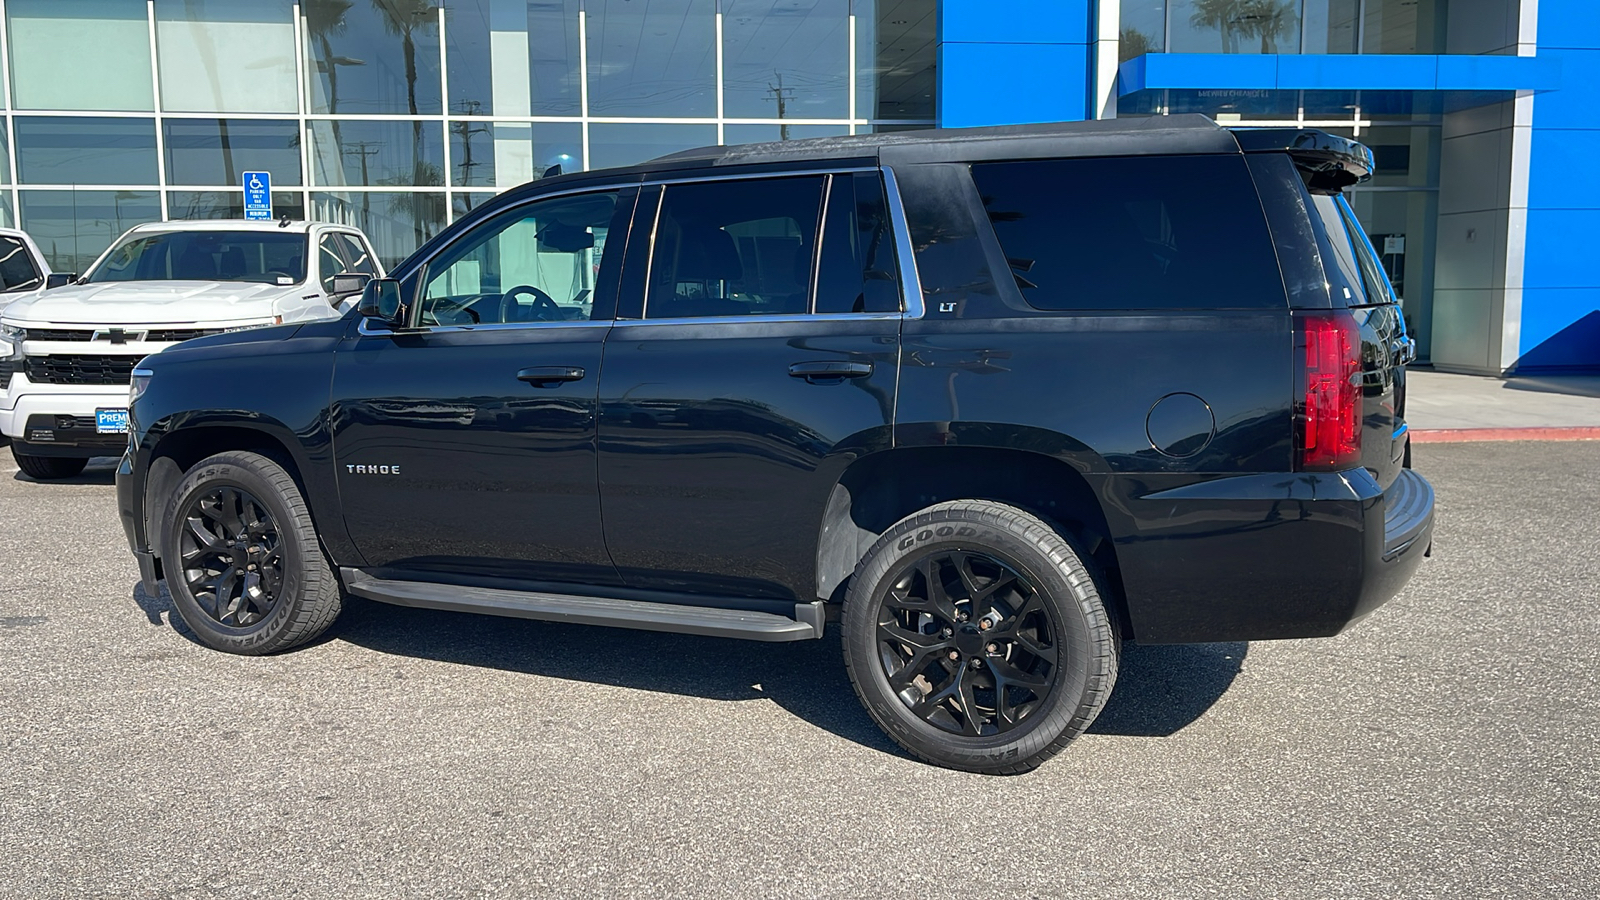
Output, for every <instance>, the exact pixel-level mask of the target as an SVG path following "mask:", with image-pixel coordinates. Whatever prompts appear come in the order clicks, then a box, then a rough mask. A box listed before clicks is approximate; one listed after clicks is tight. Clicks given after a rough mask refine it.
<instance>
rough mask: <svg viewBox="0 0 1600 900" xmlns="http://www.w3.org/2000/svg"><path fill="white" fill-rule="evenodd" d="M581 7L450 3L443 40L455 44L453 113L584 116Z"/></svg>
mask: <svg viewBox="0 0 1600 900" xmlns="http://www.w3.org/2000/svg"><path fill="white" fill-rule="evenodd" d="M580 8H582V3H581V2H580V0H529V2H523V0H512V2H502V0H492V2H488V3H452V4H450V5H448V6H447V7H446V8H445V35H446V37H445V40H446V41H447V42H448V43H449V47H448V53H447V56H448V58H449V75H450V79H449V82H450V112H451V113H452V114H455V115H462V116H480V115H481V116H488V115H496V116H528V115H534V116H576V115H578V113H579V112H580V109H579V90H580V88H579V83H578V79H579V73H578V59H579V53H578V11H579V9H580ZM590 21H591V22H592V21H593V20H592V19H591V20H590ZM523 83H526V84H527V90H528V92H527V95H526V96H524V95H523V94H522V92H521V90H520V88H521V86H522V84H523ZM497 85H498V90H496V86H497Z"/></svg>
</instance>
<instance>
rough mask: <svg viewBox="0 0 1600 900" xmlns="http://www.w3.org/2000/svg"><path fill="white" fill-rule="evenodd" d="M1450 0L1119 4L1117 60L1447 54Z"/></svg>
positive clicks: (1136, 0) (1146, 0) (1135, 0)
mask: <svg viewBox="0 0 1600 900" xmlns="http://www.w3.org/2000/svg"><path fill="white" fill-rule="evenodd" d="M1445 5H1446V3H1445V0H1122V7H1121V34H1120V41H1121V43H1120V45H1119V48H1118V49H1119V55H1120V56H1121V58H1122V59H1123V60H1124V61H1126V60H1129V59H1132V58H1134V57H1136V56H1142V55H1143V54H1145V53H1161V52H1172V53H1442V52H1444V45H1445Z"/></svg>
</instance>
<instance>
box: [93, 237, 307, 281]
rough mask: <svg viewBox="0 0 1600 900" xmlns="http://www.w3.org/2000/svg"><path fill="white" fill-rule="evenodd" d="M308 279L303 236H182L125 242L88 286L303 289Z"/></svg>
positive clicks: (108, 256)
mask: <svg viewBox="0 0 1600 900" xmlns="http://www.w3.org/2000/svg"><path fill="white" fill-rule="evenodd" d="M305 278H306V236H305V235H304V234H289V233H281V234H279V233H273V232H262V231H190V232H183V231H178V232H167V233H163V234H142V235H134V236H132V237H129V238H127V239H125V240H124V241H123V242H122V243H120V244H118V245H117V246H115V247H113V248H112V249H111V252H110V253H109V254H107V255H106V258H105V259H104V260H103V261H102V262H101V263H100V265H98V266H96V267H95V268H94V271H92V272H90V273H89V276H88V278H86V279H85V280H86V281H88V282H90V283H97V282H107V281H250V282H257V283H260V284H299V283H300V282H302V281H304V280H305Z"/></svg>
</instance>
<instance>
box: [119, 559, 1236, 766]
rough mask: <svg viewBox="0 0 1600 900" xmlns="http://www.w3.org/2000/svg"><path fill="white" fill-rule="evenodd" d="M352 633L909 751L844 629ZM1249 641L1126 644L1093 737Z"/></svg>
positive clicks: (487, 619)
mask: <svg viewBox="0 0 1600 900" xmlns="http://www.w3.org/2000/svg"><path fill="white" fill-rule="evenodd" d="M133 599H134V602H135V603H136V604H137V605H138V606H139V608H140V610H141V611H143V613H144V615H145V618H146V619H147V620H148V621H149V622H150V624H152V625H170V626H171V627H172V628H173V630H174V631H177V632H178V633H179V634H182V635H183V636H184V637H185V638H187V639H188V640H189V641H191V642H195V643H198V641H197V639H196V638H195V636H194V633H193V632H192V631H191V630H190V629H189V628H188V627H187V626H186V625H185V624H184V622H183V619H182V617H181V616H179V615H178V614H177V612H176V610H175V609H174V608H173V606H172V599H171V596H170V595H169V594H168V593H167V590H166V586H165V585H163V586H162V589H161V592H160V595H159V596H154V597H153V596H150V595H149V594H148V593H146V592H145V590H144V587H143V586H142V585H138V584H136V585H135V586H134V589H133ZM327 641H343V642H347V643H350V644H353V645H355V646H358V647H363V648H366V649H368V650H372V651H375V652H378V653H385V654H391V655H394V656H402V657H409V658H414V659H427V660H433V661H435V662H445V663H453V664H457V665H463V666H474V667H478V668H488V669H498V670H501V671H506V672H517V673H523V674H528V675H540V676H543V677H546V678H559V679H562V680H565V681H573V682H582V683H588V684H603V685H609V686H613V687H625V688H630V689H633V690H640V691H652V692H656V693H666V694H677V695H682V696H689V697H701V698H706V699H711V700H726V701H744V700H761V699H767V700H770V701H771V702H773V703H776V704H777V705H778V706H779V707H781V708H782V709H784V710H786V711H787V712H789V713H791V714H793V715H795V716H796V717H798V718H800V719H802V720H804V721H806V722H809V723H810V724H812V725H814V726H816V727H817V728H821V729H823V730H825V731H828V732H830V733H832V734H835V735H838V736H839V737H842V738H844V739H846V740H849V741H852V742H854V743H857V744H860V745H862V746H865V747H869V748H871V749H874V750H879V751H882V752H884V753H891V754H894V755H897V756H906V754H905V752H904V751H902V750H901V749H900V748H899V747H898V746H896V745H895V744H894V743H893V742H891V741H890V740H889V739H888V738H887V737H885V736H884V735H883V732H882V731H880V730H879V729H878V727H877V725H876V724H874V723H873V721H872V720H871V719H870V718H869V717H868V716H867V714H866V711H865V710H864V709H862V707H861V704H860V703H859V702H858V701H857V700H856V696H855V690H854V688H852V687H851V685H850V680H849V677H848V676H847V675H846V674H845V669H844V656H843V653H842V651H841V649H840V646H839V634H838V626H837V625H829V627H828V633H827V636H826V637H825V638H824V639H823V640H820V641H797V642H794V643H785V644H761V643H756V642H751V641H739V640H733V639H729V638H710V637H698V636H694V635H683V634H665V633H657V632H646V631H631V630H628V629H622V628H601V627H598V626H587V625H567V624H562V623H556V622H535V621H528V620H525V619H510V618H499V617H493V616H479V615H470V614H467V613H452V612H441V611H437V610H425V609H411V608H408V607H400V606H390V605H387V604H382V603H376V602H373V601H370V600H364V599H361V598H359V597H349V598H347V599H346V601H345V609H344V612H343V614H342V615H341V616H340V617H339V621H338V623H337V624H335V625H334V627H333V628H332V629H330V630H329V632H328V634H327V635H324V636H323V637H322V638H320V639H319V640H318V641H317V643H323V642H327ZM1247 649H1248V645H1246V644H1244V643H1231V644H1199V645H1185V646H1160V647H1140V646H1136V645H1132V644H1128V645H1124V647H1123V658H1122V667H1121V674H1120V675H1119V678H1118V682H1117V687H1116V690H1115V691H1114V692H1113V693H1112V695H1111V700H1110V702H1109V703H1108V704H1107V706H1106V708H1105V710H1104V712H1102V713H1101V714H1100V718H1099V719H1098V720H1097V721H1096V722H1095V724H1094V725H1093V726H1092V727H1091V728H1090V729H1089V731H1090V733H1091V734H1104V735H1122V736H1131V737H1165V736H1168V735H1171V734H1173V733H1175V732H1177V731H1178V730H1180V729H1182V728H1183V727H1184V726H1186V725H1188V724H1189V723H1190V722H1193V721H1194V720H1195V719H1197V718H1199V717H1200V716H1201V715H1202V714H1203V713H1205V711H1206V710H1207V709H1209V708H1210V707H1211V705H1212V704H1214V703H1215V702H1216V701H1217V700H1218V699H1219V698H1220V697H1221V696H1222V695H1223V693H1224V692H1226V691H1227V689H1228V686H1229V685H1230V684H1232V682H1233V679H1234V676H1236V675H1237V674H1238V673H1239V670H1240V666H1241V665H1242V663H1243V660H1244V657H1245V653H1246V652H1247Z"/></svg>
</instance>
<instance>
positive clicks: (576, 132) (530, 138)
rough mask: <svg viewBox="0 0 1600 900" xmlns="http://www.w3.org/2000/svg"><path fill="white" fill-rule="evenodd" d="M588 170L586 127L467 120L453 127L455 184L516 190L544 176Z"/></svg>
mask: <svg viewBox="0 0 1600 900" xmlns="http://www.w3.org/2000/svg"><path fill="white" fill-rule="evenodd" d="M554 166H560V167H561V171H562V172H576V171H580V170H581V169H582V168H583V125H582V124H581V123H578V122H533V123H531V124H522V123H505V122H481V121H473V120H471V119H462V120H459V121H455V122H451V123H450V183H451V184H452V185H455V186H457V187H480V186H482V187H497V186H498V187H501V188H508V187H514V186H516V185H519V184H523V183H525V182H529V181H532V180H534V179H535V178H539V177H541V176H543V175H544V173H545V172H547V171H549V170H550V169H551V168H552V167H554Z"/></svg>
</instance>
